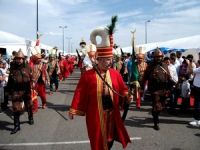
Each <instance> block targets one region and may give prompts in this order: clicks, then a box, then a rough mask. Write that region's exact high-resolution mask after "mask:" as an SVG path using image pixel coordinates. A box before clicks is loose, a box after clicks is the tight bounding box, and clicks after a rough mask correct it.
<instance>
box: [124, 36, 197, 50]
mask: <svg viewBox="0 0 200 150" xmlns="http://www.w3.org/2000/svg"><path fill="white" fill-rule="evenodd" d="M136 47H142V49H143V52H144V53H146V52H148V51H150V50H152V49H155V48H157V47H167V48H170V49H199V48H200V35H195V36H190V37H185V38H180V39H175V40H170V41H166V42H155V43H148V44H141V45H137V46H136ZM122 49H123V51H124V52H127V53H131V52H132V47H131V46H130V47H124V48H122Z"/></svg>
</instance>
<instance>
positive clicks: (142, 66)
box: [136, 48, 147, 108]
mask: <svg viewBox="0 0 200 150" xmlns="http://www.w3.org/2000/svg"><path fill="white" fill-rule="evenodd" d="M136 58H137V69H138V74H139V76H138V81H139V84H140V87H139V92H138V94H139V96H138V98H137V100H136V107H137V108H140V103H141V99H144V93H143V92H144V91H143V89H144V87H145V85H144V84H143V77H144V72H145V70H146V68H147V63H146V62H145V59H144V53H142V48H139V53H138V54H137V55H136Z"/></svg>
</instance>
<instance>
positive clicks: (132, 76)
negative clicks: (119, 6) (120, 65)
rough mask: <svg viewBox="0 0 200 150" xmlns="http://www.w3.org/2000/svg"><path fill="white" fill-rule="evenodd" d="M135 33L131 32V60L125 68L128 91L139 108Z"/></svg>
mask: <svg viewBox="0 0 200 150" xmlns="http://www.w3.org/2000/svg"><path fill="white" fill-rule="evenodd" d="M135 32H136V30H135V31H133V32H132V34H133V36H132V58H131V59H130V60H129V62H128V63H127V68H128V72H129V87H130V90H131V91H132V92H133V93H134V95H133V99H134V100H135V101H136V107H137V108H140V95H139V88H140V84H139V82H138V79H139V72H138V68H137V61H136V54H135Z"/></svg>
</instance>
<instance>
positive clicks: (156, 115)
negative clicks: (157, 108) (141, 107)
mask: <svg viewBox="0 0 200 150" xmlns="http://www.w3.org/2000/svg"><path fill="white" fill-rule="evenodd" d="M152 116H153V123H154V126H153V128H154V129H155V130H157V131H158V130H160V127H159V125H158V124H159V118H158V113H157V112H152Z"/></svg>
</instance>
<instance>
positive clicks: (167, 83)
mask: <svg viewBox="0 0 200 150" xmlns="http://www.w3.org/2000/svg"><path fill="white" fill-rule="evenodd" d="M163 56H164V55H163V53H162V52H161V51H160V49H159V48H157V49H156V50H155V51H154V56H153V57H154V58H153V62H152V63H151V64H149V65H148V66H147V69H146V71H145V72H144V78H143V83H145V82H146V81H148V90H149V91H150V93H151V97H152V107H153V108H152V116H153V121H154V129H155V130H159V129H160V128H159V125H158V124H159V114H160V112H161V111H162V109H163V108H164V107H165V103H166V97H168V96H169V94H170V93H169V91H170V89H172V84H171V83H172V80H171V78H170V73H169V70H168V67H167V66H166V65H163V63H162V60H163Z"/></svg>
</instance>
